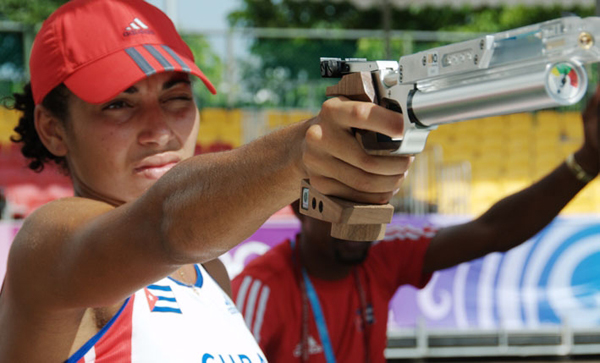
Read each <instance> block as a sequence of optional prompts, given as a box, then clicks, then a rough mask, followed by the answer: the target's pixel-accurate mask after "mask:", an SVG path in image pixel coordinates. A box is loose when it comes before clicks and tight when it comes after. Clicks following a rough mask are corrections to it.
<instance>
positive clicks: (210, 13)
mask: <svg viewBox="0 0 600 363" xmlns="http://www.w3.org/2000/svg"><path fill="white" fill-rule="evenodd" d="M147 1H148V2H149V3H151V4H153V5H155V6H157V7H159V8H161V9H162V10H163V11H165V12H166V13H167V14H168V15H171V14H169V13H170V11H169V9H168V8H167V4H168V3H169V2H173V3H174V4H176V6H175V8H176V18H177V19H172V20H173V22H174V23H175V24H176V25H177V26H181V27H184V28H186V29H194V30H208V29H211V30H215V29H217V30H222V29H227V27H228V23H227V19H226V17H227V14H229V12H231V11H232V10H234V9H236V8H239V7H240V5H241V0H147Z"/></svg>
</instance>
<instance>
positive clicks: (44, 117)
mask: <svg viewBox="0 0 600 363" xmlns="http://www.w3.org/2000/svg"><path fill="white" fill-rule="evenodd" d="M34 116H35V121H34V123H35V129H36V131H37V133H38V136H39V137H40V140H41V141H42V143H43V144H44V146H45V147H46V149H48V151H50V152H51V153H52V154H53V155H55V156H59V157H62V156H65V155H66V154H67V150H68V149H67V144H66V141H65V138H66V134H65V126H64V121H61V120H59V119H58V118H56V117H55V116H54V115H53V114H52V113H51V112H50V111H48V109H47V108H45V107H44V106H42V105H37V106H35V110H34Z"/></svg>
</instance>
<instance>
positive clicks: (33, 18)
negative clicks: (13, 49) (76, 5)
mask: <svg viewBox="0 0 600 363" xmlns="http://www.w3.org/2000/svg"><path fill="white" fill-rule="evenodd" d="M67 1H68V0H27V1H23V0H1V1H0V19H4V20H12V21H16V22H19V23H23V24H27V25H36V24H39V23H41V22H42V21H44V19H46V18H47V17H48V16H49V15H50V14H51V13H52V12H53V11H54V10H56V8H58V7H59V6H61V5H62V4H64V3H66V2H67Z"/></svg>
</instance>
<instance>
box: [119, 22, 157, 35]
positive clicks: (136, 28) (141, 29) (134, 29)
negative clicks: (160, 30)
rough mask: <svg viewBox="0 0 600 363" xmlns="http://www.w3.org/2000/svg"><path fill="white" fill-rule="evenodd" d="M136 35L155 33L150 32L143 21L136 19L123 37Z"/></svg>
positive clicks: (126, 29)
mask: <svg viewBox="0 0 600 363" xmlns="http://www.w3.org/2000/svg"><path fill="white" fill-rule="evenodd" d="M136 34H154V32H153V31H152V30H150V29H149V28H148V26H147V25H146V24H144V22H143V21H141V20H140V19H138V18H135V19H133V21H132V22H131V23H129V26H128V27H126V28H125V32H124V33H123V35H124V36H126V37H127V36H130V35H136Z"/></svg>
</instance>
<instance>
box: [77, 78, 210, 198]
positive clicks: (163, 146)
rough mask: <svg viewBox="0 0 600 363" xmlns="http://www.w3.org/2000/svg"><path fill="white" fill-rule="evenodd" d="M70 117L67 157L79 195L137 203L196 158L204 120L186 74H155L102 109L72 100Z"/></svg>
mask: <svg viewBox="0 0 600 363" xmlns="http://www.w3.org/2000/svg"><path fill="white" fill-rule="evenodd" d="M69 115H70V120H69V122H68V124H67V127H66V140H65V142H66V146H67V155H66V158H67V162H68V166H69V172H70V174H71V177H72V179H73V184H74V188H75V192H76V195H80V196H84V197H91V198H94V199H100V200H105V201H107V202H110V203H112V204H120V203H121V202H128V201H131V200H134V199H136V198H138V197H139V196H140V195H141V194H142V193H143V192H144V191H145V190H146V189H148V188H149V187H150V186H151V185H152V184H154V182H155V181H156V180H157V179H158V178H160V177H161V176H162V175H164V174H165V173H166V172H167V171H168V170H169V169H171V168H172V167H173V166H174V165H175V164H176V163H178V162H180V161H181V160H184V159H186V158H189V157H191V156H192V155H193V154H194V149H195V145H196V138H197V134H198V127H199V115H198V109H197V108H196V104H195V103H194V100H193V97H192V88H191V84H190V79H189V76H188V75H187V74H184V73H175V72H165V73H159V74H155V75H153V76H150V77H149V78H146V79H144V80H142V81H140V82H138V83H136V84H135V85H133V86H132V87H130V88H129V89H127V90H125V91H124V92H122V93H121V94H120V95H118V96H117V97H115V98H114V99H113V100H111V101H109V102H106V103H103V104H98V105H96V104H90V103H87V102H85V101H83V100H81V99H79V98H77V97H72V101H71V102H70V104H69Z"/></svg>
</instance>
